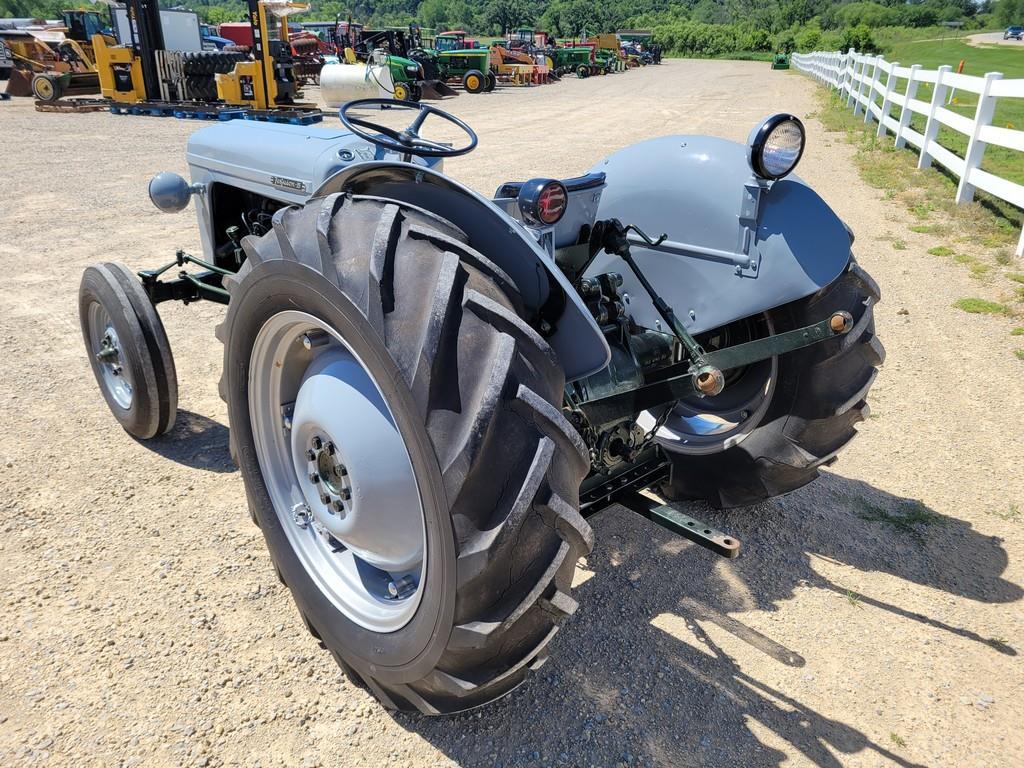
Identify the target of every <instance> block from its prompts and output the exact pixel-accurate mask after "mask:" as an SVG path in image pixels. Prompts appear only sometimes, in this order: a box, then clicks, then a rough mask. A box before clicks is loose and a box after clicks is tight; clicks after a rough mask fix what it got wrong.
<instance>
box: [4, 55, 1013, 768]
mask: <svg viewBox="0 0 1024 768" xmlns="http://www.w3.org/2000/svg"><path fill="white" fill-rule="evenodd" d="M814 88H815V86H814V85H813V83H812V82H811V81H810V80H808V79H806V78H803V77H801V76H799V75H797V74H796V73H793V72H788V73H787V72H772V71H770V69H769V67H768V65H767V64H764V63H749V62H712V61H669V62H666V63H665V64H664V65H663V66H661V67H648V68H646V69H643V70H638V71H633V72H628V73H624V74H620V75H615V76H609V77H595V78H589V79H587V80H576V79H575V78H569V79H567V80H565V81H563V82H562V83H560V84H555V85H552V86H547V87H539V88H532V89H527V90H513V89H500V90H499V91H498V92H496V93H494V94H491V95H479V96H472V95H462V96H459V97H458V98H457V99H454V100H452V101H450V102H446V103H445V104H444V107H445V108H448V109H450V110H451V111H453V112H454V113H455V114H457V115H458V116H459V117H461V118H463V119H464V120H466V121H468V122H469V123H470V124H471V125H472V126H473V127H474V128H475V129H476V130H477V131H478V133H479V134H480V146H479V148H478V149H477V151H476V152H474V153H473V154H471V155H468V156H466V157H463V158H458V159H455V160H453V161H451V162H450V163H449V164H448V171H449V172H450V173H451V174H452V175H454V176H455V177H457V178H458V179H460V180H461V181H463V182H465V183H467V184H469V185H470V186H472V187H474V188H476V189H478V190H480V191H481V192H483V193H485V194H488V193H490V192H492V191H493V190H494V189H495V188H496V186H497V185H498V184H499V183H500V182H502V181H504V180H508V179H525V178H530V177H532V176H539V175H545V176H559V175H565V176H568V175H574V174H577V173H580V172H582V171H584V170H586V169H587V168H589V167H590V166H591V165H592V164H593V163H594V162H596V161H597V160H599V159H600V158H601V157H602V156H604V155H606V154H607V153H609V152H611V151H613V150H614V149H616V148H618V147H620V146H622V145H625V144H628V143H631V142H634V141H638V140H641V139H644V138H647V137H651V136H656V135H660V134H664V133H669V132H678V133H687V132H691V133H712V134H718V135H721V136H725V137H728V138H731V139H734V140H737V141H743V140H744V139H745V137H746V135H747V133H748V131H749V129H750V128H751V126H752V125H753V124H754V123H755V122H756V121H757V120H758V119H759V118H761V117H762V116H764V115H766V114H769V113H772V112H777V111H782V110H785V111H791V112H794V113H796V114H799V115H807V114H809V113H811V112H813V111H814V109H815V108H816V106H815V105H816V102H815V99H814ZM328 124H330V125H337V122H336V120H334V119H333V118H332V119H331V120H330V121H328ZM198 127H199V126H198V125H197V124H196V123H193V122H187V121H180V120H174V119H157V118H144V117H115V116H112V115H109V114H105V113H97V114H88V115H65V114H41V113H36V112H34V111H33V109H32V105H31V102H30V101H29V100H27V99H20V100H14V101H12V102H0V183H2V184H3V190H4V192H3V204H2V206H0V264H2V267H3V269H2V272H0V765H4V766H15V765H17V766H21V765H37V764H38V765H76V766H77V765H87V766H93V765H97V766H100V765H102V766H107V765H110V766H120V765H145V766H149V765H175V766H177V765H245V766H257V765H259V766H281V765H283V766H315V765H324V766H335V765H337V766H349V765H352V766H373V767H377V766H447V765H460V766H506V767H508V766H559V765H566V766H590V765H593V766H612V765H618V764H625V765H645V766H646V765H656V766H691V765H694V766H698V765H700V766H730V767H731V766H754V767H759V766H781V765H786V766H804V765H817V766H840V765H845V766H882V765H899V766H923V765H927V766H958V767H963V766H996V765H1010V764H1014V763H1016V764H1020V762H1019V761H1020V759H1021V755H1022V754H1024V730H1022V729H1021V712H1022V711H1024V670H1022V660H1021V653H1022V652H1024V612H1022V609H1021V606H1022V603H1021V597H1022V589H1021V586H1020V585H1021V584H1022V583H1024V568H1022V562H1024V535H1022V526H1024V521H1022V519H1021V513H1022V512H1024V472H1022V471H1021V464H1022V458H1024V415H1022V414H1024V364H1022V363H1021V362H1020V361H1019V360H1017V359H1015V358H1014V356H1013V355H1012V354H1011V352H1012V350H1013V348H1014V347H1015V346H1019V344H1016V345H1015V343H1014V342H1017V341H1019V339H1014V338H1012V337H1011V336H1010V335H1009V333H1008V329H1009V326H1008V323H1007V321H1006V320H1005V319H1001V318H994V317H990V316H984V315H966V314H963V313H960V312H958V311H957V310H954V309H953V308H952V307H951V305H952V303H953V302H954V301H955V300H956V299H959V298H962V297H964V296H971V295H976V294H977V293H978V291H979V286H978V283H977V282H976V281H973V280H972V279H971V278H970V277H969V276H968V274H967V272H966V270H964V269H962V268H961V267H958V266H957V265H955V264H953V263H952V262H951V261H949V260H940V259H937V258H934V257H930V256H928V255H926V250H927V249H928V248H929V247H932V246H933V245H936V244H937V242H936V241H935V240H934V239H933V238H932V237H930V236H928V235H917V234H913V233H911V232H909V230H908V229H907V223H906V221H905V220H904V218H905V214H904V213H903V211H902V210H901V209H900V208H899V207H898V206H896V207H894V206H893V204H892V203H891V202H890V201H886V200H883V199H882V195H881V193H880V192H878V191H876V190H874V189H871V188H869V187H868V186H866V185H865V184H864V183H863V182H862V181H861V180H860V178H859V177H858V175H857V172H856V170H855V168H854V166H853V163H852V162H851V159H850V158H851V154H852V151H853V150H852V148H851V147H849V146H848V145H847V144H845V143H842V142H840V141H839V140H838V138H837V137H836V136H834V135H829V134H825V133H824V132H823V131H822V129H821V126H820V125H819V124H818V123H817V122H816V121H815V120H814V119H810V120H809V121H808V130H809V136H810V144H809V147H808V150H807V153H806V154H805V157H804V160H803V162H802V166H801V174H802V175H803V176H804V177H805V178H806V179H807V180H808V181H809V182H811V183H812V184H814V185H815V186H816V187H817V188H818V189H819V191H820V192H821V194H822V195H823V196H824V197H825V199H826V200H828V201H829V202H830V203H831V204H832V205H833V206H834V207H835V208H836V209H837V211H838V212H839V213H840V214H841V215H842V216H843V218H844V219H845V220H846V221H848V222H849V224H850V225H851V226H852V227H853V229H854V230H855V231H856V233H857V244H856V246H855V249H856V251H857V254H858V257H859V258H860V260H861V262H862V264H864V265H865V266H866V268H867V269H868V270H869V271H870V272H871V273H872V274H873V275H874V276H875V277H876V278H877V280H878V282H879V283H880V284H881V286H882V292H883V303H882V304H881V305H879V307H878V310H877V318H878V326H879V333H880V335H881V337H882V339H883V340H884V342H885V345H886V347H887V350H888V355H889V356H888V360H887V363H886V365H885V367H884V369H883V370H882V373H881V375H880V376H879V379H878V382H877V385H876V387H875V388H874V389H873V390H872V394H871V405H872V409H873V416H872V418H871V419H869V420H868V421H867V422H865V423H864V424H863V425H862V430H861V436H860V437H859V438H858V440H856V441H854V443H853V445H852V446H851V447H850V448H849V449H848V450H847V451H846V452H844V453H843V454H842V455H841V458H840V461H839V462H838V463H837V464H836V465H834V466H833V467H832V469H831V470H830V471H828V472H827V473H826V474H825V476H824V477H823V478H822V479H821V480H820V481H818V482H817V483H815V484H813V485H812V486H810V487H808V488H805V489H803V490H801V491H799V492H797V493H794V494H792V495H790V496H787V497H786V498H784V499H780V500H777V501H774V502H772V503H768V504H764V505H762V506H760V507H757V508H753V509H745V510H734V511H731V512H727V513H721V512H714V511H711V510H709V509H707V508H705V507H703V506H701V505H684V506H683V507H681V508H682V509H684V510H685V511H687V512H689V513H691V514H693V515H695V516H697V517H698V518H704V519H706V520H708V521H709V522H711V523H713V524H714V525H715V526H716V527H718V528H720V529H723V530H726V531H729V532H731V533H733V534H734V535H736V536H738V537H739V538H740V539H741V540H742V541H743V542H744V553H743V555H742V556H741V557H740V558H739V559H737V560H734V561H727V560H723V559H720V558H717V557H716V556H714V555H712V554H710V553H708V552H707V551H705V550H703V549H700V548H698V547H696V546H693V545H690V544H689V543H687V542H685V541H683V540H680V539H678V538H676V537H674V536H672V535H671V534H669V533H667V532H666V531H664V530H662V529H660V528H657V527H655V526H653V525H651V524H649V523H647V522H646V521H643V520H640V519H637V518H636V516H635V515H633V514H632V513H630V512H627V511H626V510H624V509H622V508H617V509H613V510H610V511H607V512H605V513H602V514H601V515H600V516H598V517H596V518H594V519H593V520H592V522H593V524H594V527H595V531H596V534H597V545H596V547H595V549H594V552H593V553H592V555H591V556H590V557H589V558H588V560H587V561H586V562H581V564H580V568H579V572H578V577H577V581H578V582H579V584H580V586H579V588H578V590H577V594H576V597H577V599H579V601H580V603H581V607H580V610H579V611H578V612H577V614H576V615H575V616H574V617H573V619H572V620H571V621H569V622H568V623H567V624H566V625H565V626H564V627H563V629H562V631H560V632H559V633H558V635H557V636H556V638H555V639H554V641H553V643H552V645H551V651H552V658H551V660H550V661H549V662H548V663H547V665H546V666H544V667H543V668H542V669H541V670H540V671H539V673H538V674H537V675H536V676H535V677H533V678H532V679H531V680H530V681H529V682H528V683H527V684H526V685H525V686H523V687H522V688H520V689H519V690H518V691H517V692H516V693H514V694H513V695H511V696H509V697H507V698H505V699H503V700H502V701H500V702H498V703H497V704H495V705H493V706H491V707H490V708H487V709H485V710H483V711H480V712H475V713H471V714H467V715H461V716H457V717H452V718H447V719H424V718H420V717H413V716H407V715H394V714H390V713H389V712H387V711H386V710H384V709H383V708H381V707H380V706H378V705H377V704H376V703H375V702H374V701H373V700H372V699H371V698H370V697H369V696H368V695H367V694H365V693H363V692H362V691H361V690H359V689H357V688H355V687H354V686H352V685H351V684H349V683H347V682H346V681H345V679H344V677H343V675H342V674H341V673H340V671H339V670H338V669H337V667H336V666H335V664H334V662H333V661H332V660H331V659H330V658H329V656H328V655H327V654H325V653H324V652H322V651H321V650H319V648H318V647H317V644H316V643H315V642H314V641H313V639H312V638H311V637H310V636H309V635H308V634H307V633H306V631H305V629H303V628H302V626H301V624H300V622H299V620H298V616H297V613H296V611H295V610H294V608H293V605H292V603H291V600H290V598H289V596H288V594H287V593H286V591H285V590H284V589H283V588H282V587H281V586H279V584H278V582H277V580H276V579H275V577H274V574H273V571H272V569H271V566H270V561H269V558H268V556H267V552H266V550H265V547H264V545H263V541H262V538H261V537H260V534H259V532H258V531H257V529H256V528H255V527H254V526H253V525H252V524H251V523H250V522H249V516H248V513H247V511H246V506H245V497H244V493H243V489H242V483H241V481H240V479H239V476H238V474H237V473H236V472H235V470H234V468H233V466H232V464H231V461H230V459H229V456H228V451H227V426H226V414H225V408H224V406H223V404H222V403H221V401H220V399H219V398H218V396H217V379H218V376H219V369H220V364H221V350H220V346H219V344H217V343H216V342H215V340H214V337H213V328H214V325H215V324H216V323H217V322H218V321H219V318H220V317H221V315H222V312H223V310H222V308H220V307H218V306H212V305H202V304H200V305H193V306H189V307H185V306H179V305H165V306H164V307H162V308H161V314H162V316H163V317H164V321H165V323H166V326H167V329H168V333H169V335H170V338H171V342H172V346H173V348H174V354H175V359H176V363H177V368H178V377H179V382H180V392H181V396H180V407H181V411H180V413H179V415H178V422H177V425H176V427H175V429H174V431H173V432H172V433H171V434H170V435H169V436H167V437H166V438H164V439H160V440H156V441H153V442H150V443H145V444H144V443H139V442H136V441H134V440H132V439H131V438H129V437H128V435H126V434H125V433H124V432H123V431H122V430H121V429H120V428H119V427H118V425H117V424H116V422H115V421H114V420H113V418H112V417H111V416H110V414H109V413H108V412H107V409H106V406H105V405H104V403H103V400H102V399H101V397H100V394H99V392H98V390H97V387H96V385H95V382H94V381H93V377H92V374H91V371H90V369H89V365H88V362H87V360H86V357H85V354H84V351H83V348H82V341H81V336H80V333H79V329H78V318H77V304H76V301H77V289H78V281H79V277H80V275H81V272H82V269H83V268H84V267H85V266H86V265H88V264H90V263H92V262H95V261H99V260H121V261H124V262H126V263H128V264H129V265H130V266H132V267H133V268H136V269H139V268H147V267H152V266H156V265H158V264H160V263H161V262H165V261H167V260H168V259H170V258H173V254H174V250H175V249H176V248H179V247H180V248H185V249H187V250H191V251H192V252H196V253H198V252H199V238H198V232H197V229H196V226H195V220H194V216H193V214H192V212H191V211H188V212H186V213H183V214H180V215H176V216H168V215H165V214H161V213H159V212H158V211H156V210H155V209H154V208H153V207H152V205H151V204H150V203H149V201H148V199H147V196H146V184H147V182H148V180H149V178H150V176H151V175H153V174H154V173H156V172H158V171H162V170H167V171H175V172H178V173H182V174H186V173H187V169H186V165H185V141H186V139H187V137H188V135H189V134H190V133H191V132H192V131H193V130H196V129H197V128H198ZM894 236H899V237H900V238H902V239H903V240H905V241H906V244H907V249H906V250H901V251H895V250H893V248H892V246H891V243H890V242H889V241H890V240H891V239H892V237H894ZM908 513H909V514H911V515H912V516H913V519H916V520H919V521H921V522H920V523H919V524H917V525H915V526H909V525H907V524H906V515H907V514H908ZM891 516H896V518H895V519H896V520H897V521H902V523H901V524H893V522H892V520H893V519H894V518H893V517H891Z"/></svg>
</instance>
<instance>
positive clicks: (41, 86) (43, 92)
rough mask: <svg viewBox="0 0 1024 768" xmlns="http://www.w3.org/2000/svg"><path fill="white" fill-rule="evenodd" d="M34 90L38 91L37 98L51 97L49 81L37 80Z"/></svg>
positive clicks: (51, 88)
mask: <svg viewBox="0 0 1024 768" xmlns="http://www.w3.org/2000/svg"><path fill="white" fill-rule="evenodd" d="M36 90H37V91H39V98H41V99H43V100H44V101H45V100H46V99H49V98H50V96H52V95H53V87H52V86H51V85H50V81H49V80H45V79H44V80H39V81H37V82H36Z"/></svg>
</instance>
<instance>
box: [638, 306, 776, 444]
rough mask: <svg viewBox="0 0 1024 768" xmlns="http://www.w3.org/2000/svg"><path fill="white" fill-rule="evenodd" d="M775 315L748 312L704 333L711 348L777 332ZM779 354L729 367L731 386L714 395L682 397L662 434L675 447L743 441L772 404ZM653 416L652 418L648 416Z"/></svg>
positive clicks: (727, 377)
mask: <svg viewBox="0 0 1024 768" xmlns="http://www.w3.org/2000/svg"><path fill="white" fill-rule="evenodd" d="M774 332H775V330H774V325H773V323H772V321H771V318H770V317H768V316H767V315H764V316H762V317H760V318H754V319H751V318H748V319H747V320H741V321H739V322H738V323H733V324H731V325H729V326H728V327H726V328H724V329H721V330H720V331H718V332H716V335H715V337H713V338H708V339H702V342H703V344H704V347H705V349H709V350H711V349H716V348H721V347H726V346H733V345H734V344H740V343H743V342H744V341H749V340H752V339H755V338H763V337H764V336H765V335H772V334H774ZM778 371H779V359H778V357H777V356H776V357H771V358H769V359H768V360H762V361H760V362H758V363H753V364H751V365H748V366H745V367H744V368H742V369H737V370H734V371H723V373H724V374H725V389H723V390H722V392H721V394H719V395H716V396H714V397H700V396H698V395H697V394H696V393H695V394H693V395H691V396H687V397H685V398H682V399H681V400H679V402H678V403H677V404H676V407H675V408H674V409H673V410H672V413H670V414H669V415H668V416H667V418H666V419H665V423H664V424H663V425H662V427H661V428H660V429H659V430H658V433H657V437H658V440H659V441H660V442H661V443H662V444H663V445H664V446H665V447H666V448H668V449H669V450H671V451H673V452H675V453H688V454H692V455H703V454H709V453H719V452H720V451H723V450H726V449H728V448H731V447H732V446H734V445H737V444H738V443H740V442H742V441H743V439H744V438H746V436H747V435H749V434H750V433H751V432H752V431H753V430H754V428H756V427H757V425H758V424H760V423H761V420H762V419H763V418H764V415H765V413H766V412H767V411H768V407H769V406H770V405H771V402H772V397H773V396H774V394H775V385H776V382H777V380H778ZM648 418H651V417H650V416H648Z"/></svg>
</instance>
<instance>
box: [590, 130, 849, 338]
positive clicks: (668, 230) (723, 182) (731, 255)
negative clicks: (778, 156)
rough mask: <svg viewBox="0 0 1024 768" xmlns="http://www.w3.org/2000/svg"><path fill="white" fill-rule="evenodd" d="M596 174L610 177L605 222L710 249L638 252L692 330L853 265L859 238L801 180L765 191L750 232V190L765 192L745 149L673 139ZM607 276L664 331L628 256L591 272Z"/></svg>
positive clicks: (600, 260) (621, 155) (597, 263)
mask: <svg viewBox="0 0 1024 768" xmlns="http://www.w3.org/2000/svg"><path fill="white" fill-rule="evenodd" d="M591 172H595V173H596V172H602V173H604V174H605V177H606V187H605V190H604V194H603V195H602V197H601V204H600V207H599V209H598V214H597V215H598V218H601V219H607V218H616V219H619V220H620V221H621V222H622V223H623V224H634V225H636V226H638V227H640V228H641V229H642V230H643V231H644V232H646V233H647V234H648V235H649V236H650V237H651V238H657V237H660V236H661V235H662V234H664V235H666V236H667V238H666V239H667V241H671V242H672V243H674V244H678V245H684V246H685V245H689V246H696V247H697V248H698V249H699V251H701V252H700V253H698V252H695V251H687V250H686V249H685V248H679V249H676V250H675V251H674V252H671V253H667V252H664V251H663V250H662V251H655V250H652V249H650V248H645V247H642V246H641V245H635V246H633V248H632V249H631V250H632V253H633V256H634V257H635V259H636V262H637V263H638V264H639V265H640V267H641V269H642V270H643V271H644V273H645V274H646V275H647V277H648V278H649V279H650V281H651V283H653V284H654V285H655V286H657V287H658V291H659V292H660V293H661V295H662V297H663V298H664V299H665V300H666V301H667V302H668V303H669V304H670V305H671V306H672V307H673V309H674V310H675V313H676V315H677V316H678V317H679V318H681V319H682V321H683V324H684V325H685V326H686V328H687V330H688V331H690V333H700V332H702V331H707V330H711V329H713V328H717V327H719V326H722V325H725V324H727V323H730V322H732V321H734V320H738V319H740V318H743V317H748V316H750V315H754V314H757V313H759V312H763V311H765V310H768V309H771V308H773V307H777V306H780V305H782V304H785V303H787V302H790V301H794V300H796V299H799V298H802V297H804V296H808V295H810V294H812V293H814V292H815V291H817V290H818V289H820V288H822V287H824V286H825V285H828V284H829V283H831V282H832V281H833V280H835V278H836V277H838V276H839V275H840V274H841V273H842V271H843V270H844V269H845V267H846V265H847V263H848V261H849V258H850V236H849V233H848V231H847V229H846V227H845V225H844V224H843V222H842V220H840V218H839V217H838V216H836V214H835V213H834V212H833V211H832V209H831V208H829V206H828V204H827V203H825V201H824V200H822V199H821V198H820V197H819V196H818V194H817V193H816V192H815V191H814V190H813V189H811V188H810V187H809V186H807V185H806V184H805V183H804V182H803V181H801V180H800V179H799V178H797V177H795V176H792V175H790V176H787V177H785V178H783V179H781V180H779V181H775V182H771V183H765V184H764V185H763V187H762V189H761V191H760V196H759V203H758V204H757V208H756V210H757V219H756V227H755V226H751V227H750V231H749V232H748V234H747V235H745V234H744V227H743V221H741V216H746V215H749V213H750V211H751V206H750V192H749V191H748V189H747V186H748V185H753V186H754V188H755V189H756V187H757V180H756V179H755V178H754V177H753V173H752V171H751V170H750V166H749V165H748V164H747V158H746V147H745V146H743V145H742V144H737V143H736V142H732V141H727V140H725V139H719V138H714V137H710V136H664V137H661V138H657V139H651V140H650V141H645V142H641V143H639V144H634V145H633V146H631V147H627V148H625V149H623V150H621V151H619V152H616V153H615V154H613V155H611V156H610V157H608V158H607V159H606V160H603V161H601V162H600V163H598V164H597V165H595V166H594V167H593V168H592V169H591ZM747 221H749V219H747ZM751 223H753V222H751ZM747 243H748V244H747ZM711 251H713V252H714V253H715V254H717V255H709V252H711ZM602 272H618V273H621V274H622V275H623V277H624V281H625V290H626V291H627V292H628V293H629V296H630V299H631V304H630V313H631V314H632V315H633V317H634V319H635V320H636V321H637V322H638V323H640V324H641V325H644V326H645V327H648V328H654V329H657V328H660V327H661V319H660V316H659V315H658V313H657V312H656V311H655V309H654V306H653V304H652V302H651V301H650V299H649V298H648V296H647V294H646V292H645V291H644V290H643V288H642V286H641V285H640V284H639V282H638V281H637V280H636V278H635V276H634V275H633V274H632V272H631V271H630V269H629V267H628V266H627V265H626V264H625V263H624V262H623V261H622V260H621V259H620V258H618V257H617V256H611V255H609V254H607V253H603V252H602V253H601V254H599V255H598V257H597V258H596V259H595V260H594V263H593V264H592V265H591V266H590V268H589V269H588V274H600V273H602Z"/></svg>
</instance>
